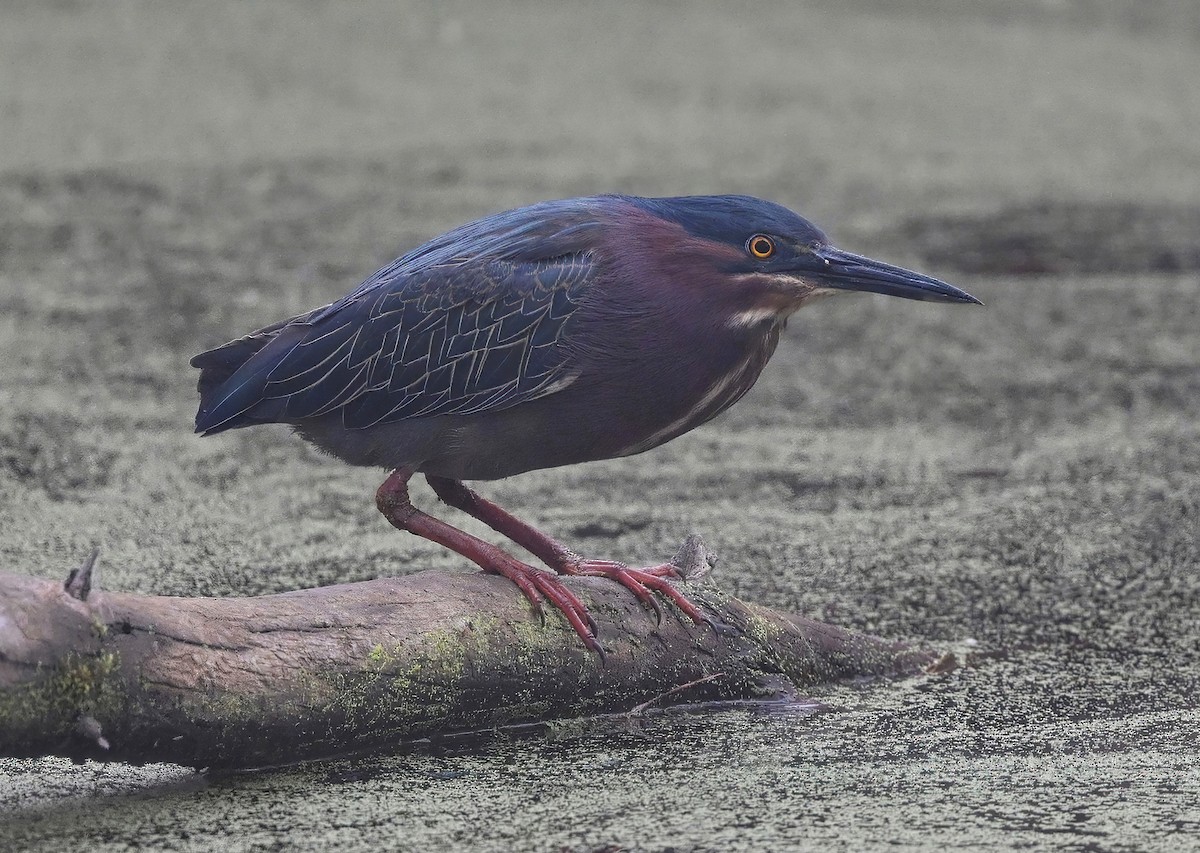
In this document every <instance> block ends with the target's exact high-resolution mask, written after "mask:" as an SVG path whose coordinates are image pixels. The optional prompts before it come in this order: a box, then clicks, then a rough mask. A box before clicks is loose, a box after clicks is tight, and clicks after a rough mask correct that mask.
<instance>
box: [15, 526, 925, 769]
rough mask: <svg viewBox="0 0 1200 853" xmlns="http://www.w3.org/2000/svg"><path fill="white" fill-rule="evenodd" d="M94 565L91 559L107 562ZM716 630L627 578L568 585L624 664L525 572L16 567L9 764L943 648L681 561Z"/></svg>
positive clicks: (691, 694) (719, 690)
mask: <svg viewBox="0 0 1200 853" xmlns="http://www.w3.org/2000/svg"><path fill="white" fill-rule="evenodd" d="M93 560H94V555H93ZM676 563H677V565H680V566H681V567H682V568H683V570H684V572H685V576H687V577H688V578H689V584H690V585H689V588H688V594H689V596H691V597H692V598H693V600H695V601H696V602H697V603H698V604H700V605H701V606H702V607H703V608H704V610H705V611H706V612H707V613H709V614H711V616H712V617H713V619H714V622H715V623H717V624H718V626H719V630H718V629H715V628H714V627H712V626H709V625H694V624H692V623H691V622H690V621H689V620H687V619H686V618H685V617H683V616H682V614H680V613H679V612H678V611H677V610H675V609H673V608H669V607H668V605H667V604H665V603H664V605H663V610H664V612H663V616H662V620H661V622H658V621H656V618H655V615H654V613H653V612H652V611H650V610H648V609H647V608H645V607H644V606H643V605H642V604H640V603H639V602H638V601H637V599H635V598H634V597H633V596H632V595H631V594H630V593H629V592H627V591H626V590H624V589H622V588H621V587H619V586H618V585H617V584H614V583H611V582H608V581H605V580H601V579H595V578H572V579H570V580H569V581H568V582H569V583H570V584H571V585H572V587H573V589H574V590H575V591H576V593H577V594H579V595H580V596H581V597H582V598H583V600H584V601H585V603H586V604H587V605H588V606H589V608H590V609H591V612H592V614H593V616H594V617H595V619H596V622H597V623H598V626H599V637H600V639H601V642H602V643H603V644H604V646H605V648H606V650H607V655H606V657H605V660H603V661H602V660H601V659H600V658H599V657H598V656H597V655H595V654H593V653H591V652H589V651H587V650H586V649H585V648H584V647H583V645H582V644H581V643H580V642H579V638H578V637H577V636H576V635H575V633H574V631H573V630H571V628H570V626H568V625H567V624H566V622H565V620H563V619H561V618H560V617H559V615H558V614H557V613H556V612H553V611H551V610H549V609H547V612H546V616H545V623H544V624H543V623H542V622H540V621H539V619H538V617H537V616H536V615H535V614H534V613H533V612H532V610H531V608H530V606H529V604H528V603H527V602H526V601H525V599H524V598H523V597H522V595H521V594H520V593H519V592H518V591H517V589H516V588H515V587H514V586H513V585H512V584H511V583H509V582H508V581H506V580H503V579H501V578H497V577H493V576H488V575H484V574H480V573H462V574H450V573H438V572H422V573H419V574H413V575H408V576H405V577H399V578H381V579H379V580H373V581H366V582H361V583H352V584H342V585H338V586H328V587H320V588H316V589H304V590H297V591H295V592H287V593H282V594H275V595H264V596H259V597H254V598H177V597H167V596H148V595H135V594H130V593H119V592H104V591H101V590H98V589H94V588H92V582H91V564H85V566H84V567H83V569H81V570H76V571H74V572H72V573H71V576H70V577H69V578H68V580H67V582H66V583H65V584H63V583H55V582H53V581H49V580H45V579H41V578H34V577H29V576H25V575H19V574H9V573H0V756H8V757H32V756H44V755H57V756H65V757H68V758H72V759H75V760H83V759H87V758H91V759H97V760H103V761H125V762H132V763H146V762H159V761H165V762H174V763H177V764H182V765H187V766H192V767H208V768H214V769H216V768H224V769H235V768H251V767H262V766H270V765H278V764H284V763H291V762H296V761H303V760H310V759H317V758H325V757H332V756H337V755H345V754H348V753H356V752H363V751H367V750H381V749H382V750H386V749H388V748H389V747H391V748H394V747H396V745H398V744H400V743H403V742H406V741H412V740H416V739H421V738H426V737H431V736H437V735H440V734H448V733H454V732H462V731H476V730H482V729H489V728H493V727H501V726H511V725H519V724H525V723H531V722H536V721H543V720H549V719H555V718H568V717H581V716H593V715H598V714H607V713H620V712H628V711H630V710H631V709H634V708H637V707H639V706H643V705H645V704H647V703H650V702H655V701H658V702H661V703H663V704H669V703H676V702H688V703H695V702H708V701H727V700H772V699H776V700H777V699H779V698H781V697H786V696H788V695H789V694H791V693H794V691H797V690H804V689H807V688H811V687H813V686H815V685H818V684H821V683H824V682H829V681H834V680H839V679H846V678H852V677H858V676H881V675H898V674H905V673H912V672H915V671H918V670H919V669H920V668H922V667H923V666H925V665H927V664H928V663H929V662H930V661H931V658H930V656H929V654H928V653H926V652H924V651H920V650H915V649H912V648H909V647H905V646H903V645H900V644H896V643H890V642H887V641H884V640H880V639H877V638H873V637H868V636H864V635H860V634H855V633H852V632H849V631H846V630H844V629H841V628H836V627H833V626H831V625H825V624H821V623H819V622H814V621H812V620H810V619H806V618H804V617H801V616H796V615H791V614H787V613H781V612H779V611H775V610H771V609H768V608H765V607H759V606H756V605H753V604H747V603H744V602H742V601H739V600H738V599H736V598H733V597H731V596H729V595H727V594H725V593H723V592H722V591H721V590H720V589H719V588H718V587H716V586H714V585H713V584H712V583H711V581H707V580H706V581H705V582H704V583H702V584H697V581H698V580H699V578H700V576H702V575H703V574H705V573H706V572H707V569H708V567H709V563H710V558H709V557H708V555H707V554H706V553H705V551H704V547H703V544H702V543H701V542H700V541H699V540H698V539H696V538H693V539H690V540H689V541H688V542H687V543H685V545H684V548H683V549H681V551H680V555H679V556H677V557H676Z"/></svg>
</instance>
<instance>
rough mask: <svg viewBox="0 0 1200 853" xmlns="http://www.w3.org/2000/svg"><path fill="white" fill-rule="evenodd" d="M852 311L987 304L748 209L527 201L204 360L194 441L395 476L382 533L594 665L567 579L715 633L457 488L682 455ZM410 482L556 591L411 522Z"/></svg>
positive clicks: (664, 573) (606, 563) (614, 570)
mask: <svg viewBox="0 0 1200 853" xmlns="http://www.w3.org/2000/svg"><path fill="white" fill-rule="evenodd" d="M847 291H867V292H872V293H881V294H886V295H889V296H899V297H904V298H906V299H917V300H925V301H930V302H950V303H975V304H980V303H979V300H978V299H976V298H975V297H973V296H971V295H970V294H969V293H967V292H965V291H963V290H960V289H959V288H957V287H955V286H953V285H950V284H947V283H945V282H943V281H939V280H938V279H936V278H931V277H929V276H926V275H923V274H921V273H917V272H913V271H911V270H908V269H904V268H902V267H898V266H893V265H890V264H886V263H883V262H881V261H876V260H872V259H870V258H867V257H863V256H861V255H856V254H853V253H851V252H848V251H844V250H842V249H839V248H836V247H834V246H833V245H832V244H831V243H830V241H829V239H828V238H827V237H826V236H825V234H824V233H823V232H822V231H821V230H820V229H819V228H817V227H816V226H815V225H814V224H812V223H811V222H809V221H808V220H806V219H804V218H803V217H801V216H799V215H798V214H796V213H794V212H792V211H791V210H790V209H788V208H786V207H784V206H782V205H779V204H776V203H774V202H770V201H765V200H762V199H758V198H754V197H751V196H745V195H708V196H678V197H670V198H643V197H637V196H629V195H599V196H590V197H585V198H571V199H562V200H556V201H545V202H540V203H537V204H532V205H529V206H526V207H521V208H518V209H515V210H509V211H505V212H502V213H496V214H493V215H490V216H486V217H484V218H482V219H478V220H476V221H474V222H470V223H468V224H465V225H462V226H460V227H458V228H455V229H453V230H451V231H449V232H447V233H445V234H443V235H441V236H439V237H435V238H433V239H432V240H430V241H429V242H427V243H425V244H423V245H421V246H418V247H417V248H415V249H413V250H412V251H410V252H408V253H407V254H404V255H402V256H401V257H399V258H397V259H396V260H394V261H392V262H391V263H389V264H388V265H386V266H384V267H383V268H382V269H380V270H378V271H377V272H376V273H374V274H373V275H372V276H370V277H369V278H368V279H366V280H365V281H364V282H362V284H360V285H359V286H358V287H357V288H356V289H354V290H353V291H352V292H351V293H349V294H347V295H346V296H344V297H342V298H341V299H338V300H337V301H336V302H332V303H330V304H328V305H325V306H323V307H320V308H316V309H314V310H312V311H309V312H307V313H304V314H300V315H298V316H295V317H290V318H288V319H285V320H281V321H280V322H277V323H273V324H271V325H269V326H266V327H265V328H262V329H258V330H257V331H254V332H251V333H249V334H247V335H245V336H244V337H241V338H238V339H237V340H234V341H231V342H229V343H226V344H224V345H222V346H219V347H217V348H216V349H212V350H209V351H207V352H204V353H201V354H200V355H197V356H196V357H195V358H193V359H192V361H191V364H192V366H193V367H197V368H199V369H200V379H199V392H200V407H199V411H198V412H197V415H196V432H198V433H200V434H202V435H206V436H210V435H214V434H217V433H220V432H224V431H225V430H230V429H236V428H241V427H247V426H254V425H256V424H267V423H282V424H288V425H290V426H292V427H293V428H294V430H295V432H296V433H298V434H299V435H300V436H301V437H302V438H303V439H305V440H307V441H309V442H311V443H312V444H314V445H315V446H316V447H318V448H320V449H321V450H323V451H325V452H327V453H329V454H331V455H333V456H334V457H336V458H338V459H341V460H343V461H345V462H347V463H349V464H351V465H358V466H373V467H379V468H384V469H387V470H389V471H390V472H391V473H390V474H388V476H387V477H386V479H385V480H384V481H383V484H382V485H381V486H380V487H379V489H378V491H377V492H376V496H375V498H376V505H377V506H378V508H379V510H380V512H381V513H382V514H383V515H384V517H385V518H386V519H387V520H388V521H389V522H390V523H391V524H392V525H393V526H395V527H397V528H399V529H400V530H405V531H408V532H410V533H413V534H415V535H417V536H420V537H423V538H425V539H428V540H431V541H433V542H436V543H438V544H440V545H442V546H444V547H446V548H449V549H451V550H452V551H455V552H457V553H458V554H460V555H462V556H463V557H465V558H467V559H468V560H470V561H472V562H473V563H475V564H476V565H478V566H479V567H480V568H481V569H482V570H483V571H485V572H489V573H493V574H497V575H501V576H503V577H505V578H508V579H509V580H510V581H512V582H513V583H514V584H515V585H516V586H517V587H518V589H519V590H520V591H521V593H522V594H523V595H524V596H525V598H526V599H528V601H529V603H530V605H531V606H532V607H533V609H534V610H535V611H536V612H537V613H539V614H543V606H542V605H543V602H545V601H548V602H549V603H550V604H551V605H552V606H553V607H555V608H557V609H558V610H559V611H560V612H561V613H562V614H563V616H564V617H565V619H566V621H567V622H568V623H569V624H570V626H571V628H573V629H574V631H575V632H576V633H577V634H578V635H579V637H580V638H581V640H582V642H583V644H584V645H585V646H586V647H587V648H589V649H591V650H593V651H594V652H597V653H599V654H600V655H601V657H603V654H604V652H603V647H602V646H601V644H600V641H599V639H598V637H597V633H598V632H597V627H596V622H595V620H594V619H593V618H592V616H591V615H590V614H589V612H588V609H587V607H586V606H585V604H584V603H583V601H582V600H581V599H580V598H579V597H578V595H576V594H575V592H573V591H572V589H571V588H570V587H569V586H568V585H567V584H565V583H563V581H562V577H563V576H571V575H586V576H599V577H603V578H608V579H611V580H612V581H615V582H617V583H619V584H620V585H621V586H623V587H625V588H626V589H628V590H629V591H630V592H631V593H632V594H633V595H635V596H636V597H637V598H638V599H639V600H640V601H642V602H643V603H644V604H645V605H646V606H648V607H650V608H653V610H654V611H655V612H656V613H657V614H658V618H659V619H660V620H661V618H662V611H661V607H660V606H659V604H658V602H657V600H656V595H659V596H663V597H665V598H666V599H669V600H670V601H672V602H674V604H675V605H676V606H677V607H678V608H679V610H680V611H681V612H682V613H683V614H685V615H686V616H687V617H689V618H690V619H691V620H692V621H694V622H696V623H697V624H699V623H702V622H709V620H708V619H707V618H706V617H705V615H704V614H703V612H702V611H701V610H700V608H698V607H697V606H696V605H695V604H694V603H693V601H692V600H691V599H690V598H689V597H688V596H687V595H686V594H685V593H684V592H683V591H682V590H681V589H680V588H679V586H678V584H677V583H676V581H677V580H678V577H677V576H678V574H679V572H678V569H677V567H675V566H674V565H672V564H671V563H663V564H661V565H655V566H646V567H641V568H635V567H632V566H629V565H626V564H624V563H621V562H618V561H615V560H605V559H591V558H587V557H584V556H581V555H580V554H578V553H576V552H575V551H573V550H571V549H570V548H568V547H567V546H565V545H564V544H562V543H561V542H559V541H558V540H556V539H555V538H553V537H551V536H549V535H547V534H546V533H544V532H542V531H540V530H539V529H537V528H536V527H534V526H533V525H531V524H528V523H526V522H524V521H522V520H521V519H519V518H517V517H516V516H514V515H512V514H510V513H508V512H507V511H506V510H504V509H503V508H501V507H500V506H498V505H496V504H495V503H492V502H491V501H489V500H488V499H486V498H485V497H483V496H482V495H480V494H479V493H477V492H476V491H475V490H474V489H472V488H470V487H468V486H467V485H466V484H465V482H464V481H468V480H469V481H475V480H484V481H486V480H496V479H500V478H503V477H510V476H513V475H515V474H520V473H523V472H526V471H532V470H535V469H544V468H554V467H558V466H563V465H573V464H577V463H582V462H589V461H592V460H599V459H611V458H615V457H625V456H632V455H634V454H638V453H644V452H646V451H648V450H651V449H653V448H655V447H658V446H659V445H661V444H663V443H665V442H668V441H670V440H671V439H673V438H676V437H678V436H680V435H683V434H684V433H686V432H688V431H689V430H692V429H695V428H696V427H698V426H700V425H701V424H703V423H705V422H707V421H709V420H711V419H712V418H714V417H716V416H717V415H718V414H720V413H721V412H723V411H725V410H726V409H728V408H729V407H730V406H732V405H733V404H734V403H736V402H737V401H738V400H739V399H741V397H742V396H743V395H744V394H745V393H746V392H747V391H749V390H750V388H751V386H753V385H754V382H755V380H756V379H757V378H758V376H759V374H760V373H761V372H762V370H763V368H764V366H765V365H766V364H767V361H768V360H769V359H770V358H771V355H772V354H773V353H774V351H775V348H776V345H777V344H778V342H779V338H780V334H781V332H782V331H783V329H784V327H785V325H786V323H787V321H788V318H789V317H790V316H791V315H792V314H793V313H794V312H795V311H797V310H798V309H800V308H802V307H803V306H804V305H806V304H807V303H809V302H810V301H813V300H816V299H818V298H820V297H823V296H827V295H830V294H835V293H842V292H847ZM417 474H422V475H424V476H425V478H426V480H427V481H428V483H429V485H430V486H431V487H432V489H433V491H434V493H435V494H436V495H437V496H438V497H439V498H440V499H441V500H442V501H443V502H445V503H446V504H447V505H449V506H451V507H454V508H456V509H458V510H461V511H463V512H465V513H466V514H468V515H471V516H473V517H475V518H476V519H478V520H480V521H482V522H483V523H484V524H486V525H488V526H489V527H491V528H492V529H493V530H495V531H496V532H498V533H500V534H502V535H503V536H505V537H506V538H508V539H509V540H511V541H512V542H514V543H516V544H517V545H519V546H521V547H522V548H524V549H525V550H526V551H528V552H529V553H530V554H532V555H534V556H535V557H536V558H537V559H538V560H540V561H541V562H543V563H544V564H545V565H546V566H547V567H548V569H549V570H546V569H542V568H538V567H535V566H533V565H531V564H530V563H528V562H525V561H523V560H520V559H517V558H516V557H515V556H513V555H512V554H510V553H509V552H508V551H506V550H503V549H501V548H500V547H498V546H496V545H494V544H492V543H490V542H488V541H486V540H484V539H481V538H479V537H476V536H473V535H471V534H469V533H467V532H465V531H463V530H460V529H458V528H456V527H454V526H452V525H450V524H448V523H447V522H445V521H443V520H441V519H439V518H436V517H434V516H432V515H430V514H428V513H426V512H424V511H422V510H420V509H418V508H416V507H415V506H414V505H413V503H412V501H411V500H410V497H409V491H408V484H409V481H410V480H411V478H412V477H413V476H415V475H417ZM543 615H544V614H543ZM709 624H712V623H711V622H710V623H709Z"/></svg>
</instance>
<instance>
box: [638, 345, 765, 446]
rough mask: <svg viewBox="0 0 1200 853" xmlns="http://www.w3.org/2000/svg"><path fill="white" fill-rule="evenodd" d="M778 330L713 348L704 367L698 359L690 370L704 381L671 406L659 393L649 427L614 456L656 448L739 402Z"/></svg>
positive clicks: (682, 385) (750, 385) (684, 384)
mask: <svg viewBox="0 0 1200 853" xmlns="http://www.w3.org/2000/svg"><path fill="white" fill-rule="evenodd" d="M780 331H781V326H780V325H778V324H774V323H772V324H768V325H767V326H766V327H765V330H764V331H763V332H762V333H760V334H759V335H757V336H755V337H754V338H752V339H751V341H750V343H748V344H743V345H742V346H737V347H732V348H729V347H727V348H725V350H726V351H725V352H722V351H721V349H720V348H714V352H713V354H712V358H711V359H710V360H708V363H707V364H705V363H704V361H703V360H701V362H700V364H699V367H698V368H696V367H694V368H693V372H694V373H696V374H699V375H701V376H706V381H705V382H703V383H700V384H699V386H698V387H692V388H691V389H690V390H691V393H690V394H687V395H684V396H682V397H681V398H680V399H678V400H677V401H674V405H672V402H673V401H672V400H671V397H672V395H671V393H670V392H669V391H667V392H664V393H662V394H661V395H660V398H659V404H658V405H657V406H654V405H652V406H651V407H650V409H649V411H650V413H657V414H658V415H659V417H657V418H653V417H652V418H650V419H649V420H648V424H652V428H648V429H647V430H646V431H645V432H644V433H643V434H642V435H640V436H638V438H637V439H636V440H634V441H632V442H631V443H629V444H628V445H627V446H626V447H624V448H623V449H622V450H621V451H620V452H619V453H617V454H615V455H618V456H631V455H633V454H635V453H642V452H643V451H646V450H650V449H651V448H654V447H657V446H659V445H660V444H663V443H665V442H668V441H670V440H671V439H673V438H676V437H677V436H680V435H683V434H684V433H685V432H688V431H689V430H692V429H695V428H696V427H698V426H700V425H701V424H703V423H706V422H707V421H709V420H712V419H713V418H715V417H716V416H717V415H719V414H720V413H721V412H723V411H725V410H726V409H728V408H729V407H730V406H732V405H733V404H734V403H736V402H737V401H738V400H740V399H741V398H742V396H743V395H744V394H745V393H746V392H747V391H749V390H750V389H751V388H752V387H753V385H754V383H755V381H757V379H758V376H759V374H760V373H761V372H762V369H763V367H764V366H765V365H766V363H767V360H768V359H769V358H770V357H771V354H772V353H773V352H774V351H775V347H776V345H777V344H778V342H779V334H780ZM730 349H732V351H733V353H734V355H733V356H732V357H730V355H729V350H730ZM704 368H709V369H708V370H705V369H704ZM680 387H683V388H687V387H688V385H687V383H680Z"/></svg>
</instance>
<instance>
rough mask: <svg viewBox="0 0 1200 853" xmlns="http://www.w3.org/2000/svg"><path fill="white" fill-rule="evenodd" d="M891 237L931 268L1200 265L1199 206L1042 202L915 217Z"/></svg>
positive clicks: (1117, 269)
mask: <svg viewBox="0 0 1200 853" xmlns="http://www.w3.org/2000/svg"><path fill="white" fill-rule="evenodd" d="M888 236H889V239H890V240H895V241H896V242H898V243H903V244H904V245H906V246H907V247H908V248H909V250H910V251H912V252H913V253H914V254H916V255H918V256H920V257H922V258H923V259H924V260H925V261H926V262H927V263H928V264H929V265H930V266H933V267H936V268H938V269H952V270H959V271H961V272H967V273H1000V274H1005V275H1047V274H1065V273H1074V274H1086V273H1099V274H1105V273H1135V272H1154V273H1182V272H1194V271H1196V270H1200V207H1172V206H1166V205H1143V204H1136V203H1133V202H1117V203H1112V204H1093V203H1088V202H1070V201H1067V202H1061V201H1040V202H1035V203H1033V204H1027V205H1020V206H1017V207H1009V208H1005V209H1002V210H997V211H993V212H989V213H977V214H970V215H953V216H929V217H914V218H912V219H908V220H906V221H905V222H903V223H901V224H900V225H899V226H898V227H896V229H895V230H894V231H892V232H891V233H890V234H889V235H888Z"/></svg>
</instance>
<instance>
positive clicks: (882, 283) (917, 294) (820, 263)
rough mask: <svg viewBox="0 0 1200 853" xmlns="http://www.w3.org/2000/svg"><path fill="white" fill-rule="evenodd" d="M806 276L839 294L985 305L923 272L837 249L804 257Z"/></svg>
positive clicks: (823, 247) (819, 251)
mask: <svg viewBox="0 0 1200 853" xmlns="http://www.w3.org/2000/svg"><path fill="white" fill-rule="evenodd" d="M804 257H805V264H804V269H803V273H804V275H805V277H806V278H807V279H809V280H810V281H815V282H817V283H818V284H819V285H820V286H821V287H829V288H834V289H837V290H866V291H870V292H871V293H883V294H885V295H887V296H902V297H904V298H905V299H921V300H924V301H926V302H968V303H974V304H976V305H982V304H983V303H982V302H980V301H979V300H978V299H976V298H975V297H974V296H972V295H971V294H969V293H967V292H966V291H965V290H959V289H958V288H957V287H955V286H954V285H952V284H946V282H944V281H938V280H937V279H936V278H930V277H929V276H927V275H921V274H920V273H919V272H913V271H912V270H906V269H904V268H903V267H894V266H892V265H891V264H885V263H883V262H882V261H874V260H871V259H870V258H864V257H863V256H862V255H855V254H852V253H850V252H843V251H842V250H841V249H835V248H834V247H833V246H822V247H820V248H819V249H816V250H815V251H813V252H812V253H810V254H808V255H806V256H804Z"/></svg>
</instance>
